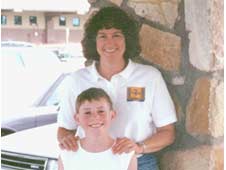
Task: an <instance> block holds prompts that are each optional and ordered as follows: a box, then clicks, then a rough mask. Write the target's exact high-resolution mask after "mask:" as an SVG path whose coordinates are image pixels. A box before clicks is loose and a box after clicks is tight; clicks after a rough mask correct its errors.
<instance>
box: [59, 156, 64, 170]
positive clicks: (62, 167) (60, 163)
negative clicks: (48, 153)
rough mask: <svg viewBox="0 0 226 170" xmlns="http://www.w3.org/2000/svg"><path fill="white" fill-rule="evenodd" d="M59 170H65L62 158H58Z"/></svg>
mask: <svg viewBox="0 0 226 170" xmlns="http://www.w3.org/2000/svg"><path fill="white" fill-rule="evenodd" d="M58 170H64V165H63V162H62V159H61V157H60V156H59V158H58Z"/></svg>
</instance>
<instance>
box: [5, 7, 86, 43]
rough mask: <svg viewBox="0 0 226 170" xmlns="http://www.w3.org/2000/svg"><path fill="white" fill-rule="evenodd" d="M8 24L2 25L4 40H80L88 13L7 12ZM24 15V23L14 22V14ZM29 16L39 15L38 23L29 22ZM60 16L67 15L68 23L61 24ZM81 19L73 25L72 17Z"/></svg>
mask: <svg viewBox="0 0 226 170" xmlns="http://www.w3.org/2000/svg"><path fill="white" fill-rule="evenodd" d="M1 15H5V16H7V24H6V25H1V37H2V40H15V41H26V42H31V43H35V44H44V43H66V42H80V41H81V39H82V34H83V31H82V29H83V24H84V22H85V20H86V18H87V17H88V16H87V15H84V16H82V15H77V14H66V15H65V14H61V13H54V14H52V13H45V12H6V11H2V14H1ZM15 15H19V16H22V25H15V24H14V16H15ZM29 16H37V24H36V25H34V24H33V25H31V24H30V23H29ZM59 16H65V17H66V25H65V26H60V25H59ZM73 17H78V18H79V19H80V25H79V26H73V25H72V18H73Z"/></svg>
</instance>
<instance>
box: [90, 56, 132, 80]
mask: <svg viewBox="0 0 226 170" xmlns="http://www.w3.org/2000/svg"><path fill="white" fill-rule="evenodd" d="M134 68H135V63H134V62H133V61H132V60H130V59H129V62H128V65H127V66H126V68H125V69H124V70H122V71H121V72H120V73H118V74H116V75H120V76H121V77H123V78H124V79H128V78H129V76H130V75H131V73H132V72H133V70H134ZM87 69H88V71H89V72H90V73H91V75H92V77H93V79H94V80H95V81H98V79H104V78H103V77H102V76H101V75H100V74H99V73H98V71H97V69H96V61H94V62H93V63H92V65H91V66H89V67H87Z"/></svg>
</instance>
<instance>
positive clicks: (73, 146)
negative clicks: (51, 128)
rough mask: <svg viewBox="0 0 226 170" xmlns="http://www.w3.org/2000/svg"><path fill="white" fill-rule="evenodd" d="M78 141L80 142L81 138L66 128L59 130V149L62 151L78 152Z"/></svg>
mask: <svg viewBox="0 0 226 170" xmlns="http://www.w3.org/2000/svg"><path fill="white" fill-rule="evenodd" d="M78 140H79V137H78V136H75V134H74V132H72V131H70V130H67V129H64V128H59V129H58V142H59V147H60V148H61V149H66V150H68V151H70V150H72V151H77V150H78V144H77V141H78Z"/></svg>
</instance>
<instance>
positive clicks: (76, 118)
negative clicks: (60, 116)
mask: <svg viewBox="0 0 226 170" xmlns="http://www.w3.org/2000/svg"><path fill="white" fill-rule="evenodd" d="M74 120H75V122H76V123H77V124H79V122H80V121H79V115H78V113H75V114H74Z"/></svg>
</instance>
